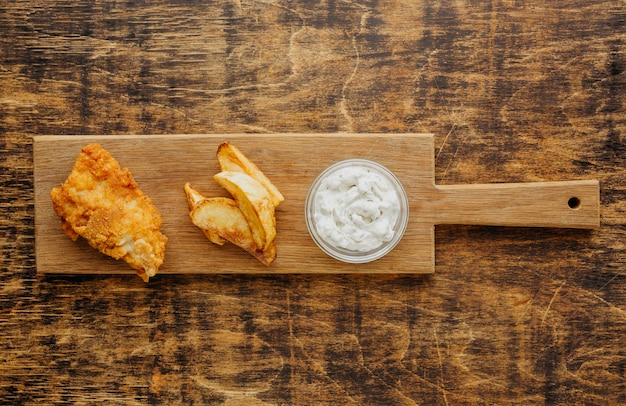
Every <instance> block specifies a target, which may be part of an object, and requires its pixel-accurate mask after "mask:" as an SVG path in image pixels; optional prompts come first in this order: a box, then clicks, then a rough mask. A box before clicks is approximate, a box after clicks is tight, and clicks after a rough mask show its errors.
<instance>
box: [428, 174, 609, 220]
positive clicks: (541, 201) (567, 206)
mask: <svg viewBox="0 0 626 406" xmlns="http://www.w3.org/2000/svg"><path fill="white" fill-rule="evenodd" d="M436 189H437V190H438V192H439V193H440V196H439V198H438V199H436V201H437V202H438V204H439V205H441V206H440V207H439V208H438V210H435V212H436V215H435V217H436V218H435V224H468V225H472V224H475V225H493V226H516V227H560V228H583V229H593V228H598V227H599V226H600V186H599V182H598V181H596V180H580V181H562V182H531V183H496V184H472V185H437V186H436Z"/></svg>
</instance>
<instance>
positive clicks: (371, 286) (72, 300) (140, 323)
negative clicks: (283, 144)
mask: <svg viewBox="0 0 626 406" xmlns="http://www.w3.org/2000/svg"><path fill="white" fill-rule="evenodd" d="M625 18H626V12H625V10H624V5H623V3H621V2H616V1H570V2H546V1H530V2H513V1H507V2H483V3H481V4H477V2H472V1H455V2H451V1H443V2H435V1H425V0H418V1H411V2H408V1H407V2H385V1H379V2H374V1H370V2H347V1H346V2H344V1H332V0H328V1H320V2H312V1H310V2H309V1H298V2H286V1H272V2H270V1H222V0H219V1H215V2H200V1H184V2H104V1H88V2H87V1H77V0H67V1H58V2H44V1H21V2H13V1H2V2H1V3H0V134H1V138H0V140H1V144H0V156H1V160H0V162H1V166H0V168H1V171H0V183H1V192H0V193H1V194H0V213H1V216H0V243H1V250H2V270H1V273H0V399H2V401H3V402H4V403H9V404H34V403H38V402H41V403H44V404H70V403H81V402H82V403H96V402H108V403H111V404H114V403H119V404H145V403H154V404H176V403H183V404H191V403H194V404H212V403H213V404H242V403H244V404H507V403H514V404H542V403H545V404H568V405H569V404H611V405H613V404H623V403H625V402H626V348H625V346H624V342H625V341H624V340H625V336H626V334H625V333H626V280H625V279H626V277H625V272H624V268H625V261H626V245H625V243H624V230H625V228H624V224H625V221H624V218H625V217H624V216H625V211H626V203H624V197H626V189H625V187H624V179H626V165H625V164H626V162H625V161H626V144H625V142H626V141H625V139H624V137H625V136H626V135H625V134H624V130H625V126H626V114H625V111H624V98H625V97H626V96H625V92H624V77H625V74H624V69H625V68H626V58H625V55H624V41H625V40H626V35H625V33H624V29H625V23H624V21H625ZM342 131H344V132H432V133H434V134H436V142H435V144H436V155H435V163H436V173H435V176H436V180H437V182H438V183H440V184H459V183H474V182H480V183H489V182H518V181H519V182H522V181H523V182H527V181H537V180H539V181H550V180H562V179H599V180H600V182H601V185H602V190H601V203H602V207H601V223H602V227H601V228H600V229H599V230H594V231H575V230H555V229H547V230H546V229H524V228H513V229H507V228H497V227H478V226H439V227H437V229H436V238H437V242H438V243H437V246H436V255H437V266H436V273H435V274H433V275H431V276H396V275H391V276H389V275H387V276H373V275H368V276H339V275H335V276H319V275H314V276H311V275H309V276H307V275H287V276H271V275H267V276H259V275H257V276H244V275H240V276H226V275H222V276H210V277H209V276H178V275H172V276H164V277H163V278H159V279H158V281H155V283H150V284H147V285H146V284H144V283H143V282H142V281H141V280H139V278H137V277H135V276H132V275H128V276H113V277H108V276H106V277H105V276H98V277H88V276H77V277H69V276H68V277H43V278H42V277H38V276H36V274H35V264H34V238H33V237H34V221H33V219H34V216H33V197H34V196H33V172H32V171H33V167H32V136H33V135H35V134H140V133H144V134H156V133H163V134H180V133H241V132H250V133H260V132H342ZM314 153H315V151H311V154H314Z"/></svg>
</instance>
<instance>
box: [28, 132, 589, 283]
mask: <svg viewBox="0 0 626 406" xmlns="http://www.w3.org/2000/svg"><path fill="white" fill-rule="evenodd" d="M224 140H229V141H230V142H232V143H233V144H234V145H236V146H238V147H239V148H240V149H241V150H242V151H243V152H244V153H245V154H246V155H248V156H249V158H250V159H251V160H252V161H253V162H255V163H257V165H258V166H259V167H260V168H261V170H262V171H263V172H264V173H266V174H267V176H268V177H269V178H270V179H271V180H272V181H273V182H274V183H275V184H276V186H277V187H278V188H279V189H280V190H281V192H282V193H283V195H284V196H285V201H284V202H283V203H282V204H281V205H280V206H279V207H278V209H277V212H276V217H277V238H276V243H277V250H278V255H277V259H276V261H275V262H274V263H273V264H272V265H271V266H270V267H265V266H263V265H261V264H260V263H258V262H257V261H256V260H255V259H254V258H252V257H251V256H249V255H248V254H247V253H245V252H243V251H242V250H241V249H239V248H237V247H235V246H232V245H229V244H227V245H225V246H216V245H213V244H211V243H210V242H209V241H208V240H207V239H206V238H205V237H204V235H203V234H202V233H201V231H200V230H199V229H198V228H196V227H195V226H194V225H193V224H191V222H190V220H189V216H188V208H187V202H186V200H185V194H184V191H183V184H184V183H185V182H191V184H192V185H193V186H194V187H196V188H197V189H198V190H200V191H201V193H203V194H204V195H205V196H222V195H223V196H228V194H227V193H226V192H225V191H224V190H223V189H222V188H221V187H220V186H218V185H217V184H216V183H215V181H214V180H213V179H212V176H213V174H215V173H217V172H218V171H219V166H218V163H217V160H216V158H215V152H216V150H217V147H218V145H219V143H220V142H222V141H224ZM90 142H98V143H100V144H102V145H103V146H104V147H105V148H106V149H108V150H109V151H110V152H111V153H112V154H113V156H114V157H116V159H118V161H120V163H121V165H122V166H126V167H128V168H129V169H130V170H131V172H132V173H133V175H134V176H135V179H136V180H137V182H138V184H139V185H140V187H141V188H142V189H143V190H144V192H145V193H146V194H147V195H148V196H150V197H151V198H152V200H153V202H154V204H155V205H156V206H157V208H158V209H159V210H160V212H161V214H162V217H163V228H162V231H163V232H164V233H165V235H167V237H168V238H169V241H168V244H167V248H166V259H165V262H164V264H163V266H162V267H161V269H160V272H161V273H268V272H269V273H351V272H362V273H372V272H375V273H431V272H434V261H435V258H434V243H435V241H434V226H435V225H436V224H479V225H480V224H482V225H498V226H532V227H536V226H545V227H576V228H595V227H597V226H598V224H599V221H598V219H599V215H598V208H599V188H598V182H596V181H589V180H587V181H562V182H535V183H517V184H487V185H475V184H473V185H445V186H437V185H435V183H434V155H433V148H434V147H433V137H432V135H429V134H395V135H394V134H385V135H375V134H359V135H347V134H327V135H319V134H315V135H313V134H272V135H179V136H176V135H168V136H122V137H120V136H116V137H112V136H101V137H98V136H55V137H53V136H48V137H45V136H44V137H36V138H35V143H34V161H35V164H34V166H35V196H36V197H35V212H36V217H35V238H36V255H37V270H38V272H40V273H127V272H131V271H130V270H129V269H128V267H127V265H126V264H125V263H124V262H121V261H114V260H112V259H109V258H105V257H103V256H102V255H101V254H99V253H97V252H96V251H94V250H92V249H90V248H89V247H88V246H87V244H86V243H85V242H84V241H82V240H80V239H79V241H78V242H72V241H70V239H69V238H67V237H65V235H64V234H63V232H62V231H61V228H60V227H59V219H58V218H57V216H56V214H55V213H54V211H53V209H52V205H51V201H50V197H49V193H50V190H51V189H52V187H54V186H56V185H59V184H61V183H62V182H63V180H64V179H65V177H66V176H67V174H68V173H69V172H70V170H71V168H72V165H73V163H74V160H75V159H76V156H77V155H78V153H79V152H80V149H81V147H82V146H84V145H86V144H88V143H90ZM348 158H365V159H370V160H373V161H376V162H378V163H380V164H382V165H384V166H386V167H388V168H389V169H390V170H391V171H393V172H394V173H395V174H396V176H397V177H398V178H399V179H400V181H401V182H402V184H403V185H404V187H405V190H406V192H407V195H408V198H409V212H410V214H409V225H408V227H407V231H406V233H405V235H404V237H403V239H402V241H401V242H400V243H399V244H398V246H397V247H396V248H395V249H394V250H393V251H392V252H391V253H389V254H387V255H386V256H385V257H383V258H382V259H379V260H377V261H374V262H370V263H367V264H347V263H344V262H341V261H337V260H335V259H332V258H330V257H328V256H327V255H326V254H324V253H323V252H322V251H321V250H320V249H319V248H318V247H317V246H316V245H315V243H314V242H313V240H312V239H311V237H310V235H309V233H308V230H307V228H306V223H305V219H304V201H305V198H306V195H307V192H308V190H309V187H310V185H311V183H312V182H313V180H314V179H315V177H316V176H317V175H318V174H319V173H320V172H321V171H322V170H324V169H325V168H327V167H328V166H329V165H331V164H333V163H335V162H338V161H341V160H343V159H348ZM572 199H573V200H575V201H576V204H574V205H573V204H572V203H571V202H572Z"/></svg>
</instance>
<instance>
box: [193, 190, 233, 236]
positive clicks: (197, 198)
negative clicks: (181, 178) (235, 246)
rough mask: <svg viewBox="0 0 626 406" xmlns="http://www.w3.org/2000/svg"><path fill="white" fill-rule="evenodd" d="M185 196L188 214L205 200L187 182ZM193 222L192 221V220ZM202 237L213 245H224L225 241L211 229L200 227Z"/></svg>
mask: <svg viewBox="0 0 626 406" xmlns="http://www.w3.org/2000/svg"><path fill="white" fill-rule="evenodd" d="M185 194H186V195H187V204H188V205H189V210H190V212H191V211H193V210H194V209H195V208H196V207H198V206H199V205H200V204H201V203H202V202H203V201H204V200H206V199H207V198H206V197H204V196H203V195H202V194H201V193H200V192H198V191H197V190H196V189H194V188H193V187H192V186H191V184H189V182H187V183H185ZM192 222H193V219H192ZM200 229H201V230H202V232H203V233H204V235H205V236H206V237H207V238H208V239H209V241H211V242H212V243H214V244H217V245H224V244H225V243H226V240H225V239H224V238H222V237H221V236H220V234H219V233H218V232H217V231H216V230H215V229H214V228H213V227H211V228H202V227H200Z"/></svg>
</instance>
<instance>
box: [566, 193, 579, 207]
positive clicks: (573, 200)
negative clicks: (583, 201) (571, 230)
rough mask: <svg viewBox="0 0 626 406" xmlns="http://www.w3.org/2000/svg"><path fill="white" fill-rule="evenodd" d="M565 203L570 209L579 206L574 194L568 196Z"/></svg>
mask: <svg viewBox="0 0 626 406" xmlns="http://www.w3.org/2000/svg"><path fill="white" fill-rule="evenodd" d="M567 205H568V206H569V208H570V209H572V210H576V209H578V208H579V207H580V199H579V198H577V197H575V196H574V197H570V198H569V200H568V201H567Z"/></svg>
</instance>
